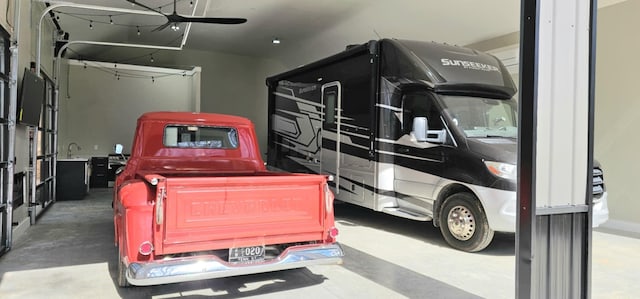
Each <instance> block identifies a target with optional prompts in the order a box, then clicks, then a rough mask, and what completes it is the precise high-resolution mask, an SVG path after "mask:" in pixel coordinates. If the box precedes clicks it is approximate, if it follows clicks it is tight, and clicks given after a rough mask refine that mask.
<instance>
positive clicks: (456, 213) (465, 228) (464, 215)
mask: <svg viewBox="0 0 640 299" xmlns="http://www.w3.org/2000/svg"><path fill="white" fill-rule="evenodd" d="M447 225H448V226H449V231H450V232H451V234H452V235H453V236H454V237H455V238H456V239H458V240H461V241H466V240H469V239H471V237H473V233H474V232H475V231H476V221H475V219H474V217H473V214H472V213H471V211H469V209H467V208H466V207H463V206H455V207H454V208H453V209H451V210H450V211H449V215H448V216H447Z"/></svg>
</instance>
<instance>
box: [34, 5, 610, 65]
mask: <svg viewBox="0 0 640 299" xmlns="http://www.w3.org/2000/svg"><path fill="white" fill-rule="evenodd" d="M138 1H139V2H141V3H143V4H145V5H147V6H150V7H153V8H158V9H159V10H161V11H162V12H164V13H167V14H169V13H171V12H172V11H173V1H172V0H138ZM43 2H44V3H45V4H47V5H55V4H58V3H60V2H57V1H43ZM69 2H72V3H76V4H87V5H99V6H100V7H114V8H125V9H135V10H144V9H143V8H141V7H139V6H135V5H132V4H131V3H129V2H127V1H126V0H103V1H95V0H74V1H67V2H65V3H69ZM599 2H600V6H603V5H610V4H613V3H617V2H621V1H620V0H608V1H605V0H600V1H599ZM97 3H99V4H97ZM519 7H520V1H503V0H484V1H477V0H456V1H441V0H439V1H436V0H395V1H386V0H193V1H192V0H177V12H178V13H179V14H181V15H195V16H210V17H239V18H246V19H248V21H247V22H246V23H244V24H239V25H220V24H197V23H193V24H192V25H191V28H189V29H187V28H188V24H179V27H180V29H179V30H177V31H174V30H171V29H170V28H166V29H164V30H162V31H157V32H153V31H152V30H153V29H155V28H156V27H158V26H160V25H162V24H164V23H165V22H166V19H165V18H164V17H162V16H149V15H139V14H129V13H121V12H111V11H106V10H102V9H86V8H74V7H60V8H56V9H54V10H53V12H54V14H53V16H52V17H47V18H48V19H50V20H55V22H56V23H57V24H58V25H59V27H60V29H61V30H62V31H64V32H68V33H69V40H87V41H102V42H118V43H132V44H148V45H159V46H178V47H179V46H180V45H181V41H183V36H184V35H186V36H187V38H186V43H185V44H184V47H183V48H184V49H197V50H206V51H218V52H227V53H233V54H239V55H247V56H257V57H265V58H270V57H276V56H278V55H281V53H285V52H287V51H291V50H294V49H295V48H296V47H298V46H299V45H300V43H302V42H304V41H306V40H310V39H312V38H313V37H315V36H319V35H322V34H323V33H324V32H327V31H328V32H339V35H340V36H339V40H340V41H349V42H351V43H362V42H365V41H367V40H370V39H376V38H378V36H380V37H395V38H407V39H419V40H435V41H441V42H448V43H453V44H462V45H464V44H470V43H474V42H478V41H482V40H486V39H490V38H494V37H498V36H501V35H504V34H508V33H512V32H515V31H518V29H519V25H520V24H519V14H520V8H519ZM111 23H113V24H111ZM138 32H140V33H139V34H138ZM273 38H278V39H280V40H281V41H282V43H281V44H279V45H274V44H272V42H271V41H272V39H273ZM70 49H71V51H69V52H70V53H67V55H66V57H73V58H79V57H83V58H84V59H93V60H101V57H100V56H102V55H105V54H104V53H105V52H108V51H109V50H108V49H105V48H104V47H97V46H73V47H71V48H70Z"/></svg>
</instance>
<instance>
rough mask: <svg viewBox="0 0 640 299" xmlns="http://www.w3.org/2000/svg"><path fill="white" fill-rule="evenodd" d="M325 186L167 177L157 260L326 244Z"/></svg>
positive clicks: (313, 180)
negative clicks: (258, 247) (199, 253)
mask: <svg viewBox="0 0 640 299" xmlns="http://www.w3.org/2000/svg"><path fill="white" fill-rule="evenodd" d="M323 184H324V177H322V176H319V175H274V176H237V177H234V176H231V177H168V178H166V179H165V180H163V181H161V182H160V184H158V186H157V188H165V190H164V193H165V195H164V196H159V198H162V197H164V199H163V200H162V202H161V203H160V204H159V205H158V202H156V209H159V210H158V211H156V219H155V220H156V225H155V234H156V237H155V238H154V240H155V241H154V243H155V244H154V247H155V250H156V254H170V253H182V252H195V251H204V250H214V249H226V248H235V247H245V246H254V245H268V244H282V243H293V242H303V241H314V240H322V238H323V237H322V236H323V233H324V232H325V228H324V223H323V219H324V214H323V213H324V209H323V206H322V205H323V204H324V198H323V187H324V186H323ZM163 185H164V186H163ZM158 190H160V189H158ZM160 212H161V213H162V215H159V214H158V213H160ZM159 236H162V238H158V237H159Z"/></svg>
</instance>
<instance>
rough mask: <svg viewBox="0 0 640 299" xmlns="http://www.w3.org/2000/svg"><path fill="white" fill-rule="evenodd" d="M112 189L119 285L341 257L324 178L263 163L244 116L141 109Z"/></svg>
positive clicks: (221, 274)
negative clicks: (278, 169)
mask: <svg viewBox="0 0 640 299" xmlns="http://www.w3.org/2000/svg"><path fill="white" fill-rule="evenodd" d="M114 188H115V192H114V225H115V242H116V245H117V246H118V248H119V250H118V251H119V255H118V256H119V261H118V284H119V285H120V286H128V285H155V284H164V283H173V282H182V281H191V280H199V279H209V278H218V277H227V276H234V275H244V274H252V273H261V272H269V271H277V270H283V269H291V268H300V267H305V266H309V265H317V264H338V263H341V262H342V256H343V251H342V249H341V247H340V245H339V244H338V243H337V242H336V235H337V234H338V230H337V229H336V228H335V226H334V216H333V194H332V193H331V191H330V190H329V187H328V185H327V178H326V177H325V176H323V175H311V174H292V173H280V172H270V171H267V170H266V168H265V164H264V162H263V160H262V158H261V156H260V151H259V149H258V145H257V141H256V136H255V132H254V127H253V124H252V123H251V121H249V120H248V119H246V118H242V117H237V116H230V115H222V114H212V113H190V112H150V113H146V114H144V115H142V116H141V117H140V118H139V119H138V124H137V129H136V132H135V138H134V140H133V147H132V150H131V156H130V158H129V160H128V161H127V164H126V166H125V167H124V169H123V170H122V171H121V172H120V173H119V174H118V177H117V179H116V183H115V186H114Z"/></svg>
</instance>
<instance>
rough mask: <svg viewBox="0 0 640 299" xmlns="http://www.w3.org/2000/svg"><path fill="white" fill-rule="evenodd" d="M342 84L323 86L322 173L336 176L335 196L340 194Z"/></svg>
mask: <svg viewBox="0 0 640 299" xmlns="http://www.w3.org/2000/svg"><path fill="white" fill-rule="evenodd" d="M341 101H342V97H341V86H340V82H338V81H334V82H330V83H327V84H324V85H322V109H323V111H322V115H323V119H322V134H321V135H322V150H321V157H322V159H321V160H320V161H321V162H320V173H324V174H331V175H333V176H334V180H333V182H334V183H335V189H334V190H333V192H334V193H335V194H338V193H340V121H341V120H340V118H341V113H342V103H341Z"/></svg>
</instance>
